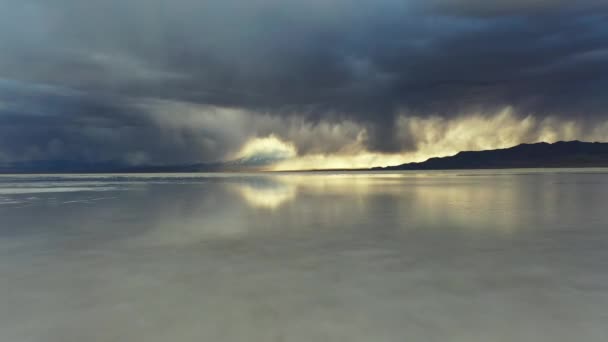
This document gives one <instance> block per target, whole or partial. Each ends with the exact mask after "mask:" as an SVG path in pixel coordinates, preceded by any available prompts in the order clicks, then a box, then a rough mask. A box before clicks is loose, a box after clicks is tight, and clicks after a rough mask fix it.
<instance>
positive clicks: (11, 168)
mask: <svg viewBox="0 0 608 342" xmlns="http://www.w3.org/2000/svg"><path fill="white" fill-rule="evenodd" d="M275 158H276V157H274V156H270V155H256V156H254V157H248V158H239V159H235V160H229V161H221V162H213V163H194V164H178V165H137V166H132V165H126V164H125V163H122V162H119V161H106V162H85V161H74V160H40V161H27V162H16V163H5V164H2V163H0V174H8V173H29V174H33V173H172V172H175V173H186V172H192V173H195V172H222V171H255V170H259V169H260V168H262V167H264V166H266V165H270V164H272V163H274V162H276V160H275Z"/></svg>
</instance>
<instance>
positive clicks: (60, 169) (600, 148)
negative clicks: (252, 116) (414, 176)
mask: <svg viewBox="0 0 608 342" xmlns="http://www.w3.org/2000/svg"><path fill="white" fill-rule="evenodd" d="M273 158H275V157H273V156H266V155H259V156H255V157H251V158H241V159H236V160H231V161H224V162H215V163H196V164H183V165H140V166H128V165H125V164H123V163H120V162H113V161H109V162H96V163H93V162H91V163H87V162H82V161H72V160H51V161H30V162H18V163H8V164H0V173H5V174H6V173H163V172H166V173H169V172H221V171H254V170H259V169H261V168H263V167H264V166H267V165H271V164H272V163H274V162H275V161H277V160H274V159H273ZM557 167H608V143H597V142H595V143H590V142H581V141H568V142H564V141H560V142H556V143H554V144H549V143H536V144H521V145H517V146H515V147H511V148H505V149H499V150H487V151H467V152H460V153H458V154H456V155H454V156H451V157H443V158H431V159H428V160H427V161H424V162H420V163H408V164H402V165H397V166H389V167H374V168H371V169H368V170H374V171H394V170H455V169H511V168H513V169H515V168H557ZM358 170H359V171H361V169H358ZM341 171H346V170H341Z"/></svg>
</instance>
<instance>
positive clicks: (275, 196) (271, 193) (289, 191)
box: [230, 180, 297, 210]
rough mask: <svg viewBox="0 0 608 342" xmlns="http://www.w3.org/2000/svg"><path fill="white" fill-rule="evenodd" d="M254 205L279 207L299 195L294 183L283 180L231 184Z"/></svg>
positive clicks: (271, 207) (265, 207) (256, 206)
mask: <svg viewBox="0 0 608 342" xmlns="http://www.w3.org/2000/svg"><path fill="white" fill-rule="evenodd" d="M230 185H231V186H232V187H233V188H234V189H236V190H237V191H238V193H239V194H240V195H241V197H242V198H243V199H244V200H245V201H246V202H247V204H249V205H250V206H252V207H255V208H264V209H272V210H274V209H277V208H279V207H280V206H281V205H283V204H285V203H287V202H288V201H291V200H293V199H294V198H295V197H296V195H297V187H296V185H294V184H291V183H286V182H281V181H274V180H273V181H270V180H269V181H267V182H266V181H265V182H256V183H239V184H230Z"/></svg>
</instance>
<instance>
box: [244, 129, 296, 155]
mask: <svg viewBox="0 0 608 342" xmlns="http://www.w3.org/2000/svg"><path fill="white" fill-rule="evenodd" d="M296 155H297V151H296V148H295V146H294V145H293V144H292V143H287V142H284V141H282V140H281V139H279V138H277V137H276V136H275V135H273V134H271V135H269V136H267V137H264V138H254V139H252V140H249V141H248V142H247V143H246V144H245V145H244V146H243V148H241V150H240V151H239V152H238V153H237V154H236V159H240V158H252V157H256V156H267V157H272V158H275V159H285V158H293V157H295V156H296Z"/></svg>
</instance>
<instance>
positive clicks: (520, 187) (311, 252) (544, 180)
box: [0, 173, 608, 342]
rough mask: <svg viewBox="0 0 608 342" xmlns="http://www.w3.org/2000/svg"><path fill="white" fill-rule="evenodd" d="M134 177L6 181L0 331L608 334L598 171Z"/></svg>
mask: <svg viewBox="0 0 608 342" xmlns="http://www.w3.org/2000/svg"><path fill="white" fill-rule="evenodd" d="M118 183H119V184H118ZM127 183H128V184H129V185H126V184H127ZM132 183H133V181H132V180H131V179H127V180H125V181H124V183H123V182H122V181H119V180H111V181H108V182H107V184H108V185H107V186H117V187H119V188H120V189H122V190H124V191H110V192H107V193H105V192H104V193H101V192H66V193H52V194H44V193H41V194H37V195H35V196H32V195H24V194H22V195H2V196H0V202H1V201H11V200H13V198H17V197H18V196H20V197H19V198H20V199H22V200H24V201H26V200H27V201H33V202H32V203H33V204H32V205H30V206H29V207H28V209H25V208H22V209H18V210H17V209H13V208H16V207H17V206H15V207H11V206H9V205H5V206H0V255H1V256H3V257H2V258H0V275H2V277H0V279H2V281H1V282H0V284H1V285H0V287H1V288H2V291H0V331H1V332H2V337H3V340H7V341H28V340H36V341H61V342H63V341H82V340H95V339H101V340H134V341H140V340H142V341H144V340H145V341H150V342H153V341H168V340H170V341H183V340H188V341H190V340H191V341H195V340H201V339H202V340H209V341H242V340H246V341H277V340H289V341H316V340H329V341H340V340H348V341H376V340H386V341H389V340H390V341H402V340H408V341H409V340H412V341H419V340H420V341H427V340H437V341H444V340H449V341H467V342H468V341H473V340H474V341H481V340H483V341H513V340H522V341H529V340H533V341H552V342H553V341H573V340H577V339H578V340H585V341H603V340H605V336H606V324H605V322H606V318H607V316H606V315H605V311H606V310H605V307H606V305H607V304H608V303H607V299H608V297H606V293H607V292H608V288H606V284H608V278H607V275H606V272H605V269H606V262H605V260H608V255H607V254H608V249H607V248H606V234H605V231H606V226H607V219H606V211H605V205H604V203H606V202H607V201H608V198H607V197H608V191H606V190H607V187H608V180H607V179H606V178H605V176H601V175H562V176H560V175H541V176H538V175H519V176H516V175H486V176H484V177H466V176H465V177H463V176H460V175H458V174H457V173H450V174H447V175H439V176H434V175H428V176H417V175H416V176H412V175H390V174H381V175H380V174H378V175H369V176H368V175H364V176H362V175H356V174H349V175H315V174H297V175H230V176H220V175H217V176H216V175H213V176H207V175H200V176H199V177H198V178H192V179H184V178H183V177H181V176H180V177H175V179H174V181H173V180H167V179H159V178H158V177H155V178H153V179H151V180H150V181H148V179H146V180H145V181H138V183H141V184H140V185H137V186H135V185H133V184H132ZM68 185H69V184H65V186H68ZM0 187H1V185H0ZM36 198H38V199H36ZM504 231H508V232H509V233H510V234H508V235H507V234H503V232H504Z"/></svg>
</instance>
